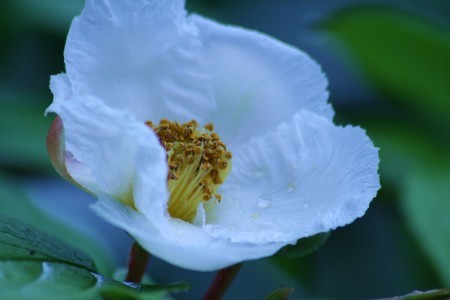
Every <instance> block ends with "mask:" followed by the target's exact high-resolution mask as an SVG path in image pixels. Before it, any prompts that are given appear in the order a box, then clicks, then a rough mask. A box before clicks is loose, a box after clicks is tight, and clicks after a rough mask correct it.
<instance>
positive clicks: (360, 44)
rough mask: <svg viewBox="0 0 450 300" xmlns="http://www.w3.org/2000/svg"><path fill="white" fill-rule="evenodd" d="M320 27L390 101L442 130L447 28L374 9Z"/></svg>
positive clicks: (449, 43) (449, 44)
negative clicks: (439, 124) (343, 47)
mask: <svg viewBox="0 0 450 300" xmlns="http://www.w3.org/2000/svg"><path fill="white" fill-rule="evenodd" d="M325 28H326V30H328V31H329V32H330V33H331V34H333V35H334V36H335V37H337V38H338V39H340V40H341V41H343V42H344V44H345V45H346V46H348V48H349V49H350V50H351V54H353V56H354V57H355V58H356V59H357V61H358V62H359V63H360V64H361V66H362V67H363V70H364V71H365V72H366V73H367V75H368V76H369V77H370V79H372V80H373V82H374V83H375V84H376V85H377V86H378V87H379V88H380V89H381V90H382V91H383V92H385V94H387V95H388V96H391V100H396V101H401V103H402V104H404V105H406V106H407V107H409V108H411V109H413V110H414V111H415V112H416V113H418V114H427V115H428V118H429V119H431V120H433V121H434V122H435V121H440V122H442V123H443V124H446V126H447V128H448V125H449V124H450V118H449V115H450V101H449V95H450V84H448V70H449V69H450V32H449V30H448V28H444V27H437V26H433V25H432V23H430V22H427V21H425V20H421V19H419V18H418V17H413V16H411V15H407V14H406V13H400V12H397V11H393V10H389V9H387V8H385V9H382V8H374V7H364V8H359V9H352V10H347V11H344V12H342V13H339V14H337V15H335V16H333V17H332V18H331V19H330V20H329V21H327V23H326V24H325ZM347 57H348V56H347Z"/></svg>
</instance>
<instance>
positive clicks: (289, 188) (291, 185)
mask: <svg viewBox="0 0 450 300" xmlns="http://www.w3.org/2000/svg"><path fill="white" fill-rule="evenodd" d="M295 189H296V186H295V183H293V182H291V183H289V184H288V188H287V190H288V192H289V193H292V192H293V191H295Z"/></svg>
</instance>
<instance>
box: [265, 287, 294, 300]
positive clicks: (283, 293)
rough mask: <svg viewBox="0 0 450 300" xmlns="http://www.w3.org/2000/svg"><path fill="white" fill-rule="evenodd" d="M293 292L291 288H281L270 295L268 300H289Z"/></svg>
mask: <svg viewBox="0 0 450 300" xmlns="http://www.w3.org/2000/svg"><path fill="white" fill-rule="evenodd" d="M293 292H294V289H291V288H279V289H276V290H275V291H273V292H272V293H270V294H269V296H267V298H266V300H287V299H289V296H290V295H291V294H292V293H293Z"/></svg>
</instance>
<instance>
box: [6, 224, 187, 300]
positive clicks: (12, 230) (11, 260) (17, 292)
mask: <svg viewBox="0 0 450 300" xmlns="http://www.w3.org/2000/svg"><path fill="white" fill-rule="evenodd" d="M93 270H94V266H93V262H92V260H91V259H90V258H89V257H88V256H87V255H86V254H84V253H82V252H81V251H79V250H76V249H74V248H72V247H69V246H67V245H66V244H64V243H63V242H62V241H59V240H58V239H56V238H54V237H51V236H49V235H48V234H45V233H43V232H40V231H38V230H37V229H36V228H34V227H32V226H30V225H27V224H25V223H23V222H20V221H17V220H13V219H11V218H8V217H6V216H3V215H0V298H1V299H33V300H34V299H71V300H75V299H101V297H105V298H107V299H160V298H162V297H164V296H165V295H166V294H167V293H168V292H179V291H187V290H189V288H190V287H189V286H188V285H187V284H186V283H174V284H170V285H144V284H135V283H126V282H125V283H121V282H119V281H116V280H113V279H109V278H106V277H103V276H101V275H99V274H96V273H93V272H92V271H93Z"/></svg>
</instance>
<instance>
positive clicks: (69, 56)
mask: <svg viewBox="0 0 450 300" xmlns="http://www.w3.org/2000/svg"><path fill="white" fill-rule="evenodd" d="M183 6H184V1H181V0H159V1H155V0H132V1H114V0H88V1H86V6H85V8H84V10H83V13H82V14H81V16H79V17H77V18H75V19H74V21H73V23H72V26H71V28H70V32H69V35H68V38H67V43H66V49H65V55H64V56H65V61H66V70H67V75H68V77H69V78H70V81H71V84H72V91H73V93H74V94H77V95H79V96H81V97H83V96H85V95H93V96H95V97H97V98H99V99H102V100H103V101H105V102H107V103H108V105H109V106H111V107H114V108H118V109H127V110H130V111H132V112H133V114H134V115H135V116H136V117H137V118H138V119H139V120H141V121H145V120H153V121H159V120H160V119H161V118H169V119H174V120H178V121H187V120H189V119H191V118H197V119H199V120H201V119H202V118H203V117H204V116H205V115H206V114H208V113H209V112H210V111H211V110H214V109H215V103H214V99H213V96H212V95H213V94H212V88H211V85H210V84H208V82H210V78H209V75H208V72H207V71H206V65H205V63H204V62H203V60H202V58H201V56H200V55H199V54H198V52H199V50H200V49H201V47H200V46H201V45H200V41H199V40H198V38H197V31H196V28H195V27H194V26H192V25H189V24H187V23H186V20H185V15H186V12H185V10H184V8H183Z"/></svg>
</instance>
